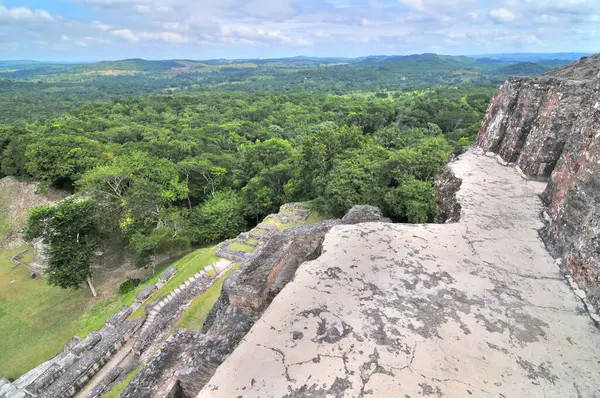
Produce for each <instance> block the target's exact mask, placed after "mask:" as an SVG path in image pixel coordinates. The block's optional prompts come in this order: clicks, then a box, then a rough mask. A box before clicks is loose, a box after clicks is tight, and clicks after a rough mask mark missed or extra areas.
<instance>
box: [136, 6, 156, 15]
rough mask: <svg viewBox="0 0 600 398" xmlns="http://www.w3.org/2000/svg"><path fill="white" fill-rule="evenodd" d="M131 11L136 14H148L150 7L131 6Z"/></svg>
mask: <svg viewBox="0 0 600 398" xmlns="http://www.w3.org/2000/svg"><path fill="white" fill-rule="evenodd" d="M133 9H134V10H135V12H137V13H138V14H149V13H150V12H152V7H150V6H149V5H146V4H138V5H135V6H133Z"/></svg>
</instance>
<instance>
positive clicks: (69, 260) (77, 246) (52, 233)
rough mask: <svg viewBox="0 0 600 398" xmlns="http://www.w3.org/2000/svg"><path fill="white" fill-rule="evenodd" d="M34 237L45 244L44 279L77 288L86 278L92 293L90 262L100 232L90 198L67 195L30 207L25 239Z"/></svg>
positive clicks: (52, 283) (51, 282) (63, 286)
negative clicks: (58, 200) (47, 203)
mask: <svg viewBox="0 0 600 398" xmlns="http://www.w3.org/2000/svg"><path fill="white" fill-rule="evenodd" d="M38 238H41V239H42V240H43V241H44V243H46V244H47V245H48V249H47V251H46V253H47V255H48V268H47V270H46V273H47V274H48V283H49V284H51V285H56V286H60V287H61V288H63V289H67V288H74V289H78V288H79V287H80V286H81V285H82V284H83V283H86V282H87V283H88V285H89V286H90V289H91V290H92V293H93V294H94V296H95V295H96V293H95V290H94V287H93V285H92V278H91V277H92V271H91V263H92V256H93V253H94V250H95V249H96V248H97V246H98V240H99V238H100V234H99V228H98V219H97V213H96V209H95V203H94V201H93V200H91V199H82V198H78V197H70V198H67V199H64V200H62V201H60V202H59V203H57V204H56V206H39V207H36V208H34V209H33V210H31V211H30V213H29V217H28V221H27V226H26V228H25V239H27V240H33V239H38Z"/></svg>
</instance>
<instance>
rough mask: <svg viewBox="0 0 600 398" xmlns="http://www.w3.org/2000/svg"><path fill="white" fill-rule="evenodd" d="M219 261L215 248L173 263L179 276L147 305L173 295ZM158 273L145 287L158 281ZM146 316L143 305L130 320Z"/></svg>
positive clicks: (197, 251)
mask: <svg viewBox="0 0 600 398" xmlns="http://www.w3.org/2000/svg"><path fill="white" fill-rule="evenodd" d="M216 261H217V256H216V255H215V253H214V247H208V248H204V249H199V250H196V251H195V252H192V253H190V254H188V255H187V256H185V257H183V258H182V259H180V260H179V261H177V262H175V263H173V264H172V265H173V266H175V267H177V269H178V272H177V274H176V275H175V276H174V277H173V278H171V280H169V281H168V282H167V283H166V284H165V285H164V286H163V287H162V288H161V289H159V290H157V291H156V292H154V294H153V295H152V296H150V298H149V299H148V301H147V303H153V302H155V301H158V300H160V299H161V298H163V297H164V296H166V295H168V294H169V293H171V292H172V291H173V290H175V288H177V286H179V285H181V284H182V283H183V282H185V281H186V280H187V279H189V278H190V277H191V276H193V275H194V274H196V273H198V272H200V271H201V270H202V269H204V267H206V266H207V265H211V264H213V263H215V262H216ZM158 275H159V273H157V274H156V275H155V276H154V278H152V279H151V280H150V281H148V282H147V283H145V284H144V286H146V285H148V284H150V283H156V281H157V280H158ZM136 290H137V289H136ZM145 314H146V306H145V305H143V306H141V307H140V308H138V309H137V310H136V311H135V312H134V313H133V314H131V316H130V319H137V318H139V317H141V316H144V315H145Z"/></svg>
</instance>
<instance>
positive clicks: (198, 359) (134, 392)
mask: <svg viewBox="0 0 600 398" xmlns="http://www.w3.org/2000/svg"><path fill="white" fill-rule="evenodd" d="M351 213H352V220H353V223H354V222H358V220H362V221H382V216H381V212H379V210H378V209H375V208H372V207H370V206H367V207H364V206H361V207H359V208H355V209H353V211H351ZM342 223H343V221H342V220H329V221H323V222H320V223H316V224H309V225H302V226H297V227H291V228H289V229H287V230H285V231H284V232H281V233H276V234H274V235H272V236H271V238H270V239H269V240H268V242H267V243H266V244H265V245H264V246H263V247H262V248H261V249H260V250H259V251H258V252H257V254H256V255H255V256H254V257H252V258H251V259H250V260H248V261H246V262H244V263H242V265H241V266H240V268H239V269H237V270H236V271H234V272H233V273H232V274H231V275H230V276H229V278H228V279H227V280H226V281H225V283H224V285H223V290H222V293H221V296H220V297H219V299H218V301H217V303H216V304H215V306H214V307H213V309H212V311H211V312H210V313H209V315H208V317H207V319H206V321H205V323H204V326H203V329H202V331H201V332H200V333H195V332H190V331H186V330H182V329H180V330H177V331H175V333H174V334H173V335H172V336H171V337H170V338H169V339H168V340H167V342H166V343H165V344H164V345H163V347H162V348H161V350H160V351H159V352H158V353H157V354H156V355H155V356H154V357H153V358H152V359H151V360H150V361H149V362H148V364H147V365H146V366H145V367H144V368H143V370H142V371H141V372H140V373H139V374H138V375H137V376H136V377H135V378H134V379H133V380H132V381H131V383H130V384H129V386H128V387H127V388H126V389H125V390H124V391H123V392H122V393H121V397H123V398H127V397H130V398H150V397H162V396H178V397H194V396H195V395H196V394H198V392H199V391H200V390H201V389H202V387H204V385H205V384H206V383H207V382H208V381H209V380H210V378H211V377H212V375H213V374H214V372H215V370H216V369H217V367H218V366H219V365H220V364H221V363H222V362H223V361H224V360H225V359H226V358H227V357H228V356H229V355H230V354H231V352H233V350H234V349H235V347H236V346H237V345H238V343H239V342H240V341H241V340H242V338H243V337H244V336H245V335H246V333H247V332H248V331H249V330H250V328H251V327H252V325H254V323H255V322H256V321H257V320H258V319H259V318H260V316H261V314H262V313H263V312H264V311H265V309H266V308H267V307H268V305H269V304H270V303H271V301H272V300H273V298H274V297H275V296H276V295H277V294H278V293H279V292H280V291H281V290H282V289H283V288H284V287H285V286H286V285H287V284H288V283H289V282H290V280H292V278H294V275H295V272H296V270H297V268H298V266H299V265H300V264H302V263H304V262H305V261H310V260H312V259H315V258H316V257H318V256H319V255H320V254H321V244H322V242H323V239H324V237H325V235H326V234H327V232H328V231H329V230H330V229H331V228H332V227H334V226H335V225H340V224H342Z"/></svg>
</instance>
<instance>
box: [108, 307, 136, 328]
mask: <svg viewBox="0 0 600 398" xmlns="http://www.w3.org/2000/svg"><path fill="white" fill-rule="evenodd" d="M132 312H133V310H132V309H131V307H126V306H123V307H121V309H120V310H118V311H117V312H115V313H114V314H113V315H111V316H110V317H109V318H108V319H107V320H106V324H107V325H110V326H118V325H120V324H122V323H124V322H126V321H127V317H128V316H129V315H131V313H132Z"/></svg>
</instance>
